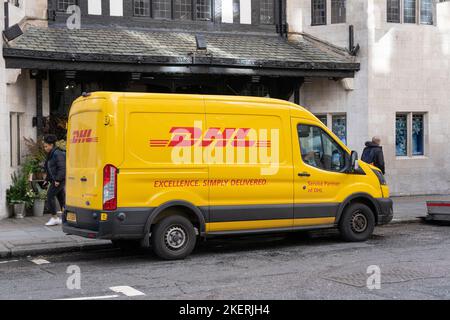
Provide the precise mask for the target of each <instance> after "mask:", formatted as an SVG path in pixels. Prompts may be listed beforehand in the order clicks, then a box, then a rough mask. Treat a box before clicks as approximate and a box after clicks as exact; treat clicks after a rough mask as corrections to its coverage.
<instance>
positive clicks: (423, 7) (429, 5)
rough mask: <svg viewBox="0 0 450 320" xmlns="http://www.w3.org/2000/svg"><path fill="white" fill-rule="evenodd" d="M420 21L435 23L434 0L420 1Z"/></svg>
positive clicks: (422, 22)
mask: <svg viewBox="0 0 450 320" xmlns="http://www.w3.org/2000/svg"><path fill="white" fill-rule="evenodd" d="M420 23H421V24H433V0H421V1H420Z"/></svg>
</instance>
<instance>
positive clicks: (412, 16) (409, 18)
mask: <svg viewBox="0 0 450 320" xmlns="http://www.w3.org/2000/svg"><path fill="white" fill-rule="evenodd" d="M403 12H404V20H403V21H404V22H405V23H416V0H405V2H404V9H403Z"/></svg>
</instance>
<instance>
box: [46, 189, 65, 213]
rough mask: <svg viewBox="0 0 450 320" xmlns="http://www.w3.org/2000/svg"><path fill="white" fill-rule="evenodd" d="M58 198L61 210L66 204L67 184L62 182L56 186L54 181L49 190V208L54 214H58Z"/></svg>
mask: <svg viewBox="0 0 450 320" xmlns="http://www.w3.org/2000/svg"><path fill="white" fill-rule="evenodd" d="M56 199H58V202H59V206H60V207H61V210H63V208H64V207H65V206H66V189H65V184H64V183H61V184H60V185H59V187H56V186H55V183H54V182H52V183H51V184H50V187H49V188H48V191H47V208H48V210H49V211H50V213H51V214H52V215H56V214H57V213H58V210H57V209H56Z"/></svg>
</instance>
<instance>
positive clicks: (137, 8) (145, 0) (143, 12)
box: [133, 0, 150, 17]
mask: <svg viewBox="0 0 450 320" xmlns="http://www.w3.org/2000/svg"><path fill="white" fill-rule="evenodd" d="M133 4H134V15H135V16H137V17H150V0H134V3H133Z"/></svg>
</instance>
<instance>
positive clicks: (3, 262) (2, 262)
mask: <svg viewBox="0 0 450 320" xmlns="http://www.w3.org/2000/svg"><path fill="white" fill-rule="evenodd" d="M12 262H19V260H9V261H0V264H6V263H12Z"/></svg>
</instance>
